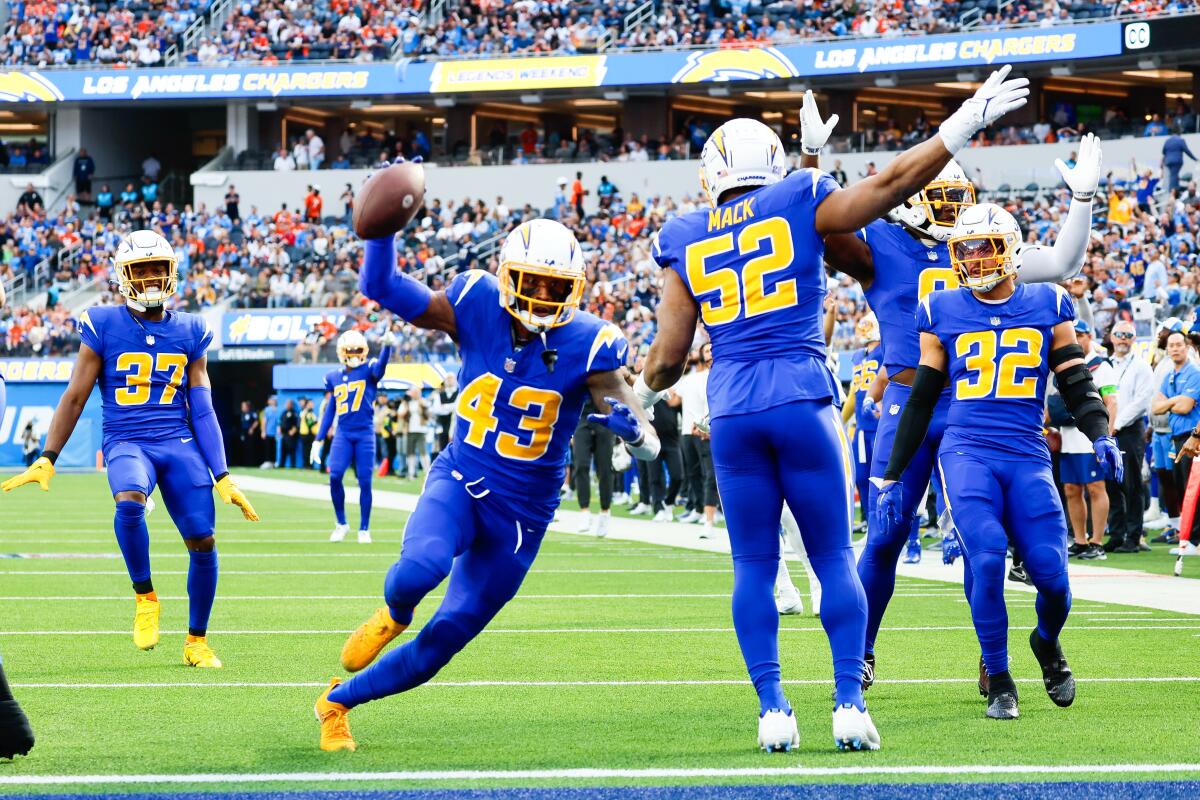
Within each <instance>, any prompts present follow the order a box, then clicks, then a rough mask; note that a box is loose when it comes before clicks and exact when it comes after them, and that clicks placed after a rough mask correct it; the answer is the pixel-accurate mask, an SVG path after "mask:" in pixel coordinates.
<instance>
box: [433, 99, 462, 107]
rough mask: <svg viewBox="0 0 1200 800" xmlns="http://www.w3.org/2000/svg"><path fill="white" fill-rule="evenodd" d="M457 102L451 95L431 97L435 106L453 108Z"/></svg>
mask: <svg viewBox="0 0 1200 800" xmlns="http://www.w3.org/2000/svg"><path fill="white" fill-rule="evenodd" d="M457 103H458V101H457V100H455V99H454V98H453V97H435V98H433V104H434V105H435V106H437V107H438V108H454V106H455V105H456V104H457Z"/></svg>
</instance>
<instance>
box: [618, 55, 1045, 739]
mask: <svg viewBox="0 0 1200 800" xmlns="http://www.w3.org/2000/svg"><path fill="white" fill-rule="evenodd" d="M1008 71H1009V68H1008V67H1005V68H1003V69H1001V70H998V71H997V72H996V73H994V74H993V75H992V76H991V77H989V78H988V80H987V81H986V82H985V83H984V84H983V85H982V86H981V87H980V89H979V91H978V92H976V94H975V95H974V96H973V97H971V98H970V99H968V100H967V101H966V102H965V103H964V104H963V105H962V107H961V108H959V109H958V110H957V111H956V112H955V113H954V114H952V115H950V116H949V117H948V118H947V119H946V121H945V122H943V123H942V125H941V128H940V130H939V134H938V135H937V136H935V137H933V138H931V139H930V140H928V141H926V142H924V143H922V144H919V145H917V146H916V147H914V148H912V149H910V150H908V151H907V152H905V153H902V154H900V155H899V156H897V157H896V158H895V159H894V160H893V161H892V162H891V163H889V164H888V165H887V166H886V167H885V168H884V169H883V171H882V172H880V173H879V174H878V175H875V176H872V177H870V178H867V179H866V180H863V181H861V182H860V183H858V184H856V185H854V186H852V187H850V188H847V189H841V188H839V187H838V185H837V184H836V183H835V182H834V181H833V179H832V178H830V177H829V175H827V174H825V173H822V172H820V171H818V170H815V169H801V170H798V171H796V172H794V173H793V174H791V175H789V176H787V177H786V178H785V177H784V172H785V167H784V155H783V153H784V151H783V146H782V144H781V143H780V141H779V137H778V136H777V135H776V134H775V132H774V131H772V130H771V129H770V128H768V127H767V126H765V125H763V124H762V123H761V122H757V121H755V120H750V119H735V120H732V121H730V122H727V123H725V124H724V125H722V126H721V127H720V128H718V129H717V130H716V131H714V132H713V134H712V136H710V137H709V139H708V141H707V143H706V144H705V146H704V149H703V151H702V153H701V160H702V167H701V182H702V186H703V189H704V191H705V193H706V194H707V196H708V199H709V201H710V203H711V204H712V208H711V209H709V210H698V211H695V212H692V213H690V214H684V215H681V216H678V217H676V218H674V219H672V220H670V221H668V222H667V223H666V225H664V226H663V228H662V230H661V231H660V232H659V234H658V236H657V238H656V240H655V243H654V246H653V250H652V253H653V256H654V258H655V260H656V261H657V263H658V264H659V265H660V267H662V269H663V281H664V288H663V297H662V301H661V303H660V304H659V307H658V321H659V330H658V335H657V336H656V338H655V340H654V344H653V345H652V346H651V349H650V354H649V357H648V359H647V364H646V369H645V372H644V373H643V376H642V378H641V379H640V380H639V381H638V382H637V384H636V385H635V388H634V391H635V393H636V394H637V395H638V397H639V400H641V402H642V403H643V406H649V405H650V404H652V403H653V402H654V401H655V399H656V398H657V397H658V395H659V393H660V392H662V391H664V390H666V389H667V388H668V387H670V386H671V385H672V384H674V383H675V381H677V380H678V379H679V376H680V374H681V373H682V370H683V365H684V362H685V361H686V359H687V353H688V349H689V347H690V345H691V341H692V337H693V336H694V335H695V328H696V321H697V318H699V319H700V320H701V321H703V323H704V326H705V328H706V329H707V331H708V334H709V337H710V339H711V340H712V349H713V369H712V373H711V376H710V377H709V382H708V399H709V412H710V417H711V427H712V445H713V464H714V467H715V469H716V474H717V486H718V488H719V490H720V493H721V497H722V500H723V501H724V504H725V519H726V524H727V526H728V529H729V542H730V549H731V550H732V555H733V573H734V586H733V622H734V628H735V629H736V631H737V637H738V644H739V645H740V647H741V650H742V656H743V657H744V659H745V662H746V667H747V669H748V671H749V673H750V678H751V680H752V681H753V684H754V688H755V690H756V692H757V693H758V700H759V718H758V743H759V746H760V747H762V748H764V749H766V750H788V749H790V748H792V747H794V746H796V745H797V744H798V743H799V735H798V733H797V728H796V719H795V715H794V714H793V713H792V708H791V706H790V705H789V703H788V701H787V698H786V697H785V696H784V694H783V686H782V680H781V675H780V667H779V648H778V631H779V616H778V614H777V613H776V609H775V607H774V604H773V603H772V602H771V601H772V596H771V595H772V589H773V585H774V582H775V577H776V573H777V569H778V563H779V537H778V530H779V520H780V513H781V511H782V508H783V504H784V501H785V500H786V501H787V505H788V507H789V508H790V509H791V511H792V513H793V514H794V515H795V517H796V521H797V522H798V523H799V527H800V532H801V536H802V537H803V539H804V546H805V549H806V550H807V552H808V555H809V558H810V559H811V561H812V566H813V569H814V571H815V572H816V575H817V579H818V580H819V581H820V583H821V587H822V589H823V595H822V598H821V624H822V626H823V627H824V628H825V630H826V632H827V634H828V635H829V643H830V649H831V650H832V653H833V668H834V681H835V691H834V710H833V715H832V717H833V720H832V721H833V739H834V742H835V744H836V745H837V747H839V748H842V749H846V748H849V749H872V750H873V749H877V748H878V747H879V742H880V740H879V733H878V731H876V729H875V725H874V724H873V723H872V721H871V717H870V715H869V714H868V713H867V710H866V705H865V703H864V701H863V692H862V671H863V646H864V641H865V630H866V616H867V604H866V599H865V598H864V596H863V590H862V584H861V583H860V582H859V579H858V573H857V572H856V571H855V567H854V555H853V550H852V549H851V545H850V520H851V517H852V516H853V492H852V485H853V466H852V463H851V457H850V450H849V444H848V442H847V441H846V436H845V431H844V430H843V428H842V421H841V415H840V410H839V408H835V407H834V402H835V398H836V397H837V396H838V389H839V386H838V384H837V381H836V379H835V378H834V376H833V374H832V373H831V372H830V371H829V368H828V367H827V366H826V364H825V357H826V352H825V342H824V340H823V337H822V335H821V334H822V332H821V316H822V304H823V300H824V297H825V293H826V275H825V267H824V264H823V262H822V256H823V254H824V250H825V244H824V239H825V237H827V236H831V235H834V234H838V233H852V232H853V231H855V230H857V229H858V228H860V227H862V226H864V225H866V224H868V223H869V222H871V221H872V220H874V219H876V218H877V217H879V216H880V215H882V214H884V213H886V212H887V211H888V209H890V208H892V207H893V206H895V204H896V201H897V199H898V198H901V197H908V196H910V195H911V194H912V193H913V192H915V191H918V190H919V189H920V188H921V187H922V186H924V185H925V184H927V183H928V182H929V181H930V180H931V179H932V178H933V177H934V176H935V175H937V173H938V172H939V171H940V170H941V169H942V167H943V166H944V165H945V164H946V162H948V161H949V160H950V158H951V157H952V156H953V155H954V153H956V152H957V151H958V150H959V149H960V148H962V147H964V146H965V145H966V144H967V141H968V140H969V139H970V138H971V136H973V135H974V134H975V132H976V131H978V130H980V129H981V128H983V127H984V126H986V125H989V124H991V123H992V122H994V121H995V120H997V119H999V118H1000V117H1001V116H1002V115H1004V114H1005V113H1007V112H1008V111H1011V110H1013V109H1016V108H1020V107H1021V106H1023V105H1024V104H1025V101H1026V97H1027V95H1028V93H1029V90H1028V89H1027V88H1026V86H1027V84H1028V81H1026V80H1024V79H1014V80H1007V79H1006V78H1007V75H1008Z"/></svg>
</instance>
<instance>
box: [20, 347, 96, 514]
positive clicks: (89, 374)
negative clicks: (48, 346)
mask: <svg viewBox="0 0 1200 800" xmlns="http://www.w3.org/2000/svg"><path fill="white" fill-rule="evenodd" d="M102 366H103V362H102V361H101V360H100V356H99V355H98V354H97V353H96V351H95V350H93V349H92V348H90V347H88V346H87V345H86V344H80V345H79V356H78V357H77V358H76V359H75V369H74V371H72V372H71V382H70V383H68V384H67V390H66V391H65V392H63V395H62V397H61V398H60V399H59V401H58V407H57V408H55V409H54V417H53V418H52V419H51V420H50V432H49V433H47V434H46V447H45V449H43V450H42V455H41V457H40V458H38V459H37V461H34V462H33V464H32V465H30V466H29V468H28V469H26V470H25V471H24V472H22V473H21V474H20V475H16V476H14V477H12V478H9V479H8V480H6V481H5V482H4V483H3V484H0V488H2V489H3V490H4V491H6V492H11V491H12V490H13V489H15V488H17V487H18V486H24V485H25V484H27V483H37V484H38V485H39V486H41V487H42V491H43V492H48V491H50V479H51V478H53V477H54V462H55V461H57V460H58V454H59V453H60V452H62V449H63V447H64V446H66V444H67V440H68V439H70V438H71V433H72V432H73V431H74V430H75V425H76V424H77V423H78V422H79V415H80V414H82V413H83V407H84V406H85V405H87V401H88V396H89V395H90V394H91V393H92V387H93V386H95V385H96V379H97V378H99V377H100V368H101V367H102Z"/></svg>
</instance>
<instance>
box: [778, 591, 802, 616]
mask: <svg viewBox="0 0 1200 800" xmlns="http://www.w3.org/2000/svg"><path fill="white" fill-rule="evenodd" d="M775 610H776V611H778V612H779V613H780V614H784V615H787V614H803V613H804V598H802V597H801V596H800V592H799V591H797V590H796V588H795V587H792V591H790V592H780V593H779V596H778V597H776V598H775Z"/></svg>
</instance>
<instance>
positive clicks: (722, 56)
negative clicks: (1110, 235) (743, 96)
mask: <svg viewBox="0 0 1200 800" xmlns="http://www.w3.org/2000/svg"><path fill="white" fill-rule="evenodd" d="M799 74H800V71H799V70H797V69H796V65H795V64H793V63H792V62H791V61H789V60H788V59H787V57H786V56H784V54H783V53H781V52H779V51H778V50H776V49H775V48H774V47H753V48H747V49H744V50H743V49H737V50H709V51H706V52H698V53H692V54H691V55H689V56H688V59H687V63H685V64H684V65H683V67H682V69H680V70H679V71H678V72H676V73H675V77H673V78H671V83H706V82H708V81H757V80H762V79H764V78H794V77H796V76H797V75H799Z"/></svg>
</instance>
